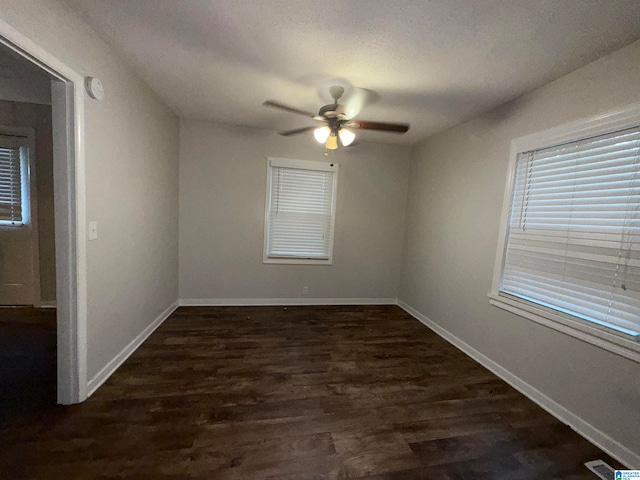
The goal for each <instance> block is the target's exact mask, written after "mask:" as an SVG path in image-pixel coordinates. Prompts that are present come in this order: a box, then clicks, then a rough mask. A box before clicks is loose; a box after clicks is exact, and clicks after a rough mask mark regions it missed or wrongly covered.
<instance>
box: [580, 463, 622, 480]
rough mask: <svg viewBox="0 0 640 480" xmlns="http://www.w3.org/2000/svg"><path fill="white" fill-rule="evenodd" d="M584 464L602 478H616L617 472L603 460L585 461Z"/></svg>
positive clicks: (605, 479)
mask: <svg viewBox="0 0 640 480" xmlns="http://www.w3.org/2000/svg"><path fill="white" fill-rule="evenodd" d="M584 466H585V467H587V468H588V469H589V470H591V471H592V472H593V473H595V474H596V475H597V476H598V477H600V478H601V479H602V480H615V479H614V478H613V476H614V475H615V473H616V472H615V470H614V469H613V468H611V467H610V466H609V465H607V464H606V463H604V462H603V461H602V460H591V461H590V462H587V463H585V464H584Z"/></svg>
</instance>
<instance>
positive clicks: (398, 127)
mask: <svg viewBox="0 0 640 480" xmlns="http://www.w3.org/2000/svg"><path fill="white" fill-rule="evenodd" d="M345 127H347V128H359V129H361V130H380V131H383V132H392V133H406V132H408V131H409V124H407V123H383V122H368V121H366V120H351V121H350V122H348V123H347V124H345Z"/></svg>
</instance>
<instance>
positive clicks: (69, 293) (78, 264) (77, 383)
mask: <svg viewBox="0 0 640 480" xmlns="http://www.w3.org/2000/svg"><path fill="white" fill-rule="evenodd" d="M0 44H2V45H4V46H6V47H7V48H10V49H11V50H13V51H14V52H17V53H18V54H20V55H21V56H23V57H24V58H26V59H27V60H29V61H31V62H32V63H34V64H36V65H37V66H39V67H40V68H42V69H43V70H45V71H46V72H47V73H49V74H50V75H52V76H53V77H54V79H55V80H53V81H52V82H51V108H52V116H53V119H52V120H53V122H52V123H53V187H54V195H55V201H54V209H55V216H56V220H55V238H56V283H57V286H56V302H57V308H58V310H57V337H58V349H57V359H58V360H57V362H58V373H57V379H58V381H57V382H58V388H57V397H58V403H61V404H65V405H66V404H72V403H80V402H82V401H84V400H86V398H87V238H86V193H85V189H86V185H85V158H84V78H83V77H82V76H81V75H79V74H78V73H76V72H75V71H73V70H72V69H70V68H69V67H67V66H66V65H65V64H63V63H62V62H60V61H59V60H58V59H57V58H55V57H54V56H52V55H51V54H49V53H48V52H47V51H45V50H44V49H42V48H41V47H40V46H38V45H36V44H35V43H34V42H32V41H31V40H30V39H29V38H27V37H26V36H25V35H23V34H22V33H20V32H19V31H17V30H16V29H14V28H13V27H12V26H11V25H9V24H7V23H5V22H4V21H3V20H0Z"/></svg>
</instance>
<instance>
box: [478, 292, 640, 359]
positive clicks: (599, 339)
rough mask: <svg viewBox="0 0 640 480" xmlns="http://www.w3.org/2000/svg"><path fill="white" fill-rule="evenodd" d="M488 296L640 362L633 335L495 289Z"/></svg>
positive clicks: (520, 313) (499, 304)
mask: <svg viewBox="0 0 640 480" xmlns="http://www.w3.org/2000/svg"><path fill="white" fill-rule="evenodd" d="M488 297H489V303H490V304H491V305H493V306H494V307H498V308H500V309H502V310H505V311H507V312H510V313H513V314H515V315H518V316H520V317H523V318H526V319H528V320H532V321H534V322H536V323H539V324H541V325H544V326H546V327H549V328H552V329H554V330H557V331H559V332H562V333H564V334H566V335H569V336H571V337H574V338H577V339H579V340H582V341H583V342H587V343H590V344H591V345H595V346H597V347H600V348H602V349H604V350H608V351H609V352H612V353H615V354H616V355H620V356H622V357H624V358H627V359H629V360H633V361H634V362H638V363H640V342H636V341H634V340H632V339H631V338H626V337H624V336H623V335H616V334H614V333H611V332H610V331H608V330H605V329H601V328H597V327H595V326H591V325H589V324H587V323H585V322H582V321H578V320H572V319H571V318H569V317H568V316H564V315H560V314H554V313H552V312H549V311H547V310H546V309H543V308H540V307H537V306H535V305H534V304H531V303H529V302H526V301H524V300H518V299H515V298H512V297H507V296H505V295H501V294H498V293H494V292H491V293H489V294H488Z"/></svg>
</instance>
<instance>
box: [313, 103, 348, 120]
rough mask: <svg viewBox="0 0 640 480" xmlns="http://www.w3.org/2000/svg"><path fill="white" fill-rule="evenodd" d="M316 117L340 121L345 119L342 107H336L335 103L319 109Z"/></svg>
mask: <svg viewBox="0 0 640 480" xmlns="http://www.w3.org/2000/svg"><path fill="white" fill-rule="evenodd" d="M318 116H320V117H325V118H339V119H340V120H343V119H345V118H346V117H345V113H344V106H343V105H338V104H337V103H331V104H329V105H325V106H323V107H320V111H319V112H318Z"/></svg>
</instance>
